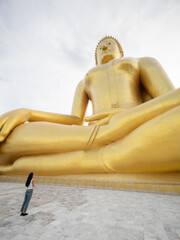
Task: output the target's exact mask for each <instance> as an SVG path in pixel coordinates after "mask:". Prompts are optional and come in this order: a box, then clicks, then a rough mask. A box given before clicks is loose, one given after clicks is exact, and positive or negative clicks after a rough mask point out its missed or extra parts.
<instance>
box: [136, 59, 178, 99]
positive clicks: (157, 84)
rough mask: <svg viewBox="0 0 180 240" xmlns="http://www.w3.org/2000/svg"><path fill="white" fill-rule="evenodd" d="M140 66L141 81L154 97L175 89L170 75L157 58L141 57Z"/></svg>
mask: <svg viewBox="0 0 180 240" xmlns="http://www.w3.org/2000/svg"><path fill="white" fill-rule="evenodd" d="M139 68H140V78H141V83H142V84H143V86H144V88H145V89H146V91H147V92H148V94H149V95H150V96H151V97H152V98H155V97H158V96H161V95H163V94H165V93H168V92H170V91H172V90H174V86H173V84H172V83H171V81H170V79H169V77H168V76H167V74H166V72H165V71H164V69H163V68H162V66H161V65H160V63H159V62H158V61H157V60H156V59H154V58H149V57H144V58H140V59H139Z"/></svg>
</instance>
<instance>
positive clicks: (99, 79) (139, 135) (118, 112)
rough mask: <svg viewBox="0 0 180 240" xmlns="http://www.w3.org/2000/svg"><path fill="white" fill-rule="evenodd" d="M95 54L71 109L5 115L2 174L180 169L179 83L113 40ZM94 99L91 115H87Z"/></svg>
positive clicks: (0, 138) (0, 123) (0, 126)
mask: <svg viewBox="0 0 180 240" xmlns="http://www.w3.org/2000/svg"><path fill="white" fill-rule="evenodd" d="M96 55H97V63H98V65H97V66H96V67H94V68H92V69H90V70H89V71H88V73H87V74H86V76H85V78H84V79H83V80H82V81H81V82H80V83H79V84H78V86H77V89H76V93H75V97H74V102H73V107H72V115H62V114H55V113H46V112H40V111H35V110H30V109H18V110H14V111H11V112H8V113H5V114H3V115H1V116H0V142H1V144H0V174H6V175H7V174H10V175H12V174H14V175H24V174H27V173H29V172H30V171H33V172H34V173H35V174H36V175H49V176H53V175H61V174H81V173H83V174H87V173H91V174H92V173H98V174H99V173H166V172H179V171H180V149H179V143H180V89H176V90H175V89H174V87H173V85H172V83H171V81H170V80H169V78H168V76H167V75H166V73H165V71H164V70H163V69H162V67H161V65H160V64H159V63H158V61H157V60H155V59H154V58H149V57H144V58H139V59H135V58H125V57H122V56H121V53H120V51H119V47H118V44H117V42H116V41H115V40H114V39H112V38H108V37H107V38H104V39H103V40H102V41H101V42H100V43H99V45H98V47H97V49H96ZM89 101H91V103H92V106H93V115H92V116H90V117H85V113H86V107H87V104H88V102H89ZM84 121H88V122H89V126H83V122H84ZM99 176H100V174H99Z"/></svg>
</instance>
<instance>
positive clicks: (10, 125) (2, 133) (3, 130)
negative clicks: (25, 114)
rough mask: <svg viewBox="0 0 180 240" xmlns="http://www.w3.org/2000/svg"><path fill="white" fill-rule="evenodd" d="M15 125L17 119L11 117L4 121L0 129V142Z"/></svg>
mask: <svg viewBox="0 0 180 240" xmlns="http://www.w3.org/2000/svg"><path fill="white" fill-rule="evenodd" d="M17 125H18V124H17V121H16V120H15V119H13V118H9V119H8V120H7V121H5V123H4V125H3V126H2V128H1V131H0V142H3V141H4V140H5V139H6V137H7V136H8V135H9V133H10V132H11V131H12V130H13V128H15V127H16V126H17Z"/></svg>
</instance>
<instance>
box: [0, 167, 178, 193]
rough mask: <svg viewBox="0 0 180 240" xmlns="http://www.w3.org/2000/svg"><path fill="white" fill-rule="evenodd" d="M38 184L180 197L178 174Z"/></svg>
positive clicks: (7, 178) (44, 179)
mask: <svg viewBox="0 0 180 240" xmlns="http://www.w3.org/2000/svg"><path fill="white" fill-rule="evenodd" d="M26 178H27V176H12V175H1V176H0V181H1V182H2V181H3V182H25V181H26ZM35 181H36V183H39V184H43V183H44V184H61V185H69V186H84V187H93V188H107V189H115V190H124V191H125V190H128V191H142V192H155V193H164V194H178V195H180V172H176V173H164V174H160V173H154V174H121V173H114V174H77V175H60V176H56V177H54V176H53V177H50V176H35Z"/></svg>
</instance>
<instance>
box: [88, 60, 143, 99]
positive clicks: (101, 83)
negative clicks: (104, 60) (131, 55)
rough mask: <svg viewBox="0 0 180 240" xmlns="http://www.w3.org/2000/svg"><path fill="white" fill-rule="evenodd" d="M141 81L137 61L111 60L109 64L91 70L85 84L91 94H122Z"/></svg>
mask: <svg viewBox="0 0 180 240" xmlns="http://www.w3.org/2000/svg"><path fill="white" fill-rule="evenodd" d="M138 83H139V70H138V65H137V62H135V61H133V60H129V59H128V60H127V59H126V60H121V61H117V60H115V61H111V62H110V63H108V64H104V65H102V66H99V67H96V68H94V69H92V70H90V71H89V72H88V73H87V75H86V77H85V79H84V86H85V89H86V91H87V92H88V93H89V95H92V94H93V93H96V95H97V93H98V92H99V93H103V94H106V93H108V92H111V93H112V94H115V93H116V94H117V93H118V94H121V93H122V91H128V89H130V88H132V86H135V85H137V84H138Z"/></svg>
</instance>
